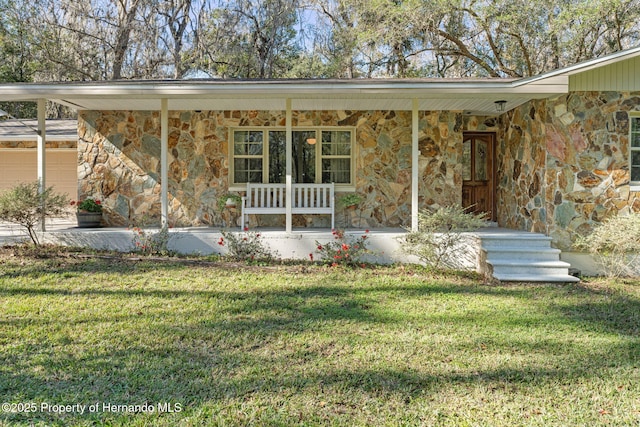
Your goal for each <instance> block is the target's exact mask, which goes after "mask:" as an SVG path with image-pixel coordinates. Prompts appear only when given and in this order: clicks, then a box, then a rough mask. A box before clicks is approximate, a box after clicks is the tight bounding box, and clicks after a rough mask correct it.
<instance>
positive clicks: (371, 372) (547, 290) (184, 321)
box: [0, 251, 640, 426]
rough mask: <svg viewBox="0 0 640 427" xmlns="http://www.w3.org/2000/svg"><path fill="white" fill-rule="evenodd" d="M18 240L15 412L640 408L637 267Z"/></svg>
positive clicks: (589, 411)
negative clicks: (458, 270) (489, 272)
mask: <svg viewBox="0 0 640 427" xmlns="http://www.w3.org/2000/svg"><path fill="white" fill-rule="evenodd" d="M9 255H10V254H9V253H8V252H7V251H5V253H4V256H3V257H2V259H1V261H2V264H0V401H1V402H12V403H15V404H18V403H35V405H36V407H37V411H36V412H34V413H11V412H6V411H4V412H1V413H0V425H14V424H18V425H32V424H35V425H39V424H41V425H102V424H106V425H163V426H173V425H184V426H191V425H337V426H351V425H375V426H384V425H389V426H396V425H426V426H429V425H437V426H465V425H469V426H489V425H490V426H502V425H504V426H507V425H508V426H512V425H532V426H549V425H563V426H565V425H585V426H587V425H588V426H594V425H634V426H637V425H639V424H640V373H639V368H640V338H639V332H640V292H639V290H638V286H637V285H635V284H634V283H630V282H626V283H625V282H617V283H615V282H597V281H596V282H592V283H586V284H585V283H583V284H579V285H518V286H513V285H512V286H488V285H483V284H482V283H481V281H479V280H478V279H477V278H474V277H465V276H433V275H429V274H428V273H427V272H425V271H424V270H422V269H420V268H417V267H384V268H383V267H380V268H371V269H364V270H353V271H351V270H336V269H331V268H328V267H305V266H282V267H271V268H261V267H238V266H225V265H218V266H215V265H211V264H208V265H204V266H198V265H194V264H188V263H178V262H157V261H142V262H131V261H118V260H115V261H114V260H107V259H88V260H79V259H74V258H72V257H57V256H53V257H51V258H43V259H39V258H24V257H11V256H9ZM42 403H49V404H78V403H79V404H84V405H87V406H88V405H91V404H95V403H98V404H99V411H98V412H96V413H85V414H84V415H79V414H53V413H47V412H42V411H41V406H40V405H41V404H42ZM105 403H108V404H114V405H142V404H145V403H147V404H151V405H153V406H154V407H155V408H156V411H155V412H154V413H152V414H148V413H147V414H145V413H127V412H105V411H103V407H102V405H103V404H105ZM158 403H169V404H171V405H172V407H173V409H180V412H173V413H158V411H157V404H158ZM175 405H179V407H176V406H175Z"/></svg>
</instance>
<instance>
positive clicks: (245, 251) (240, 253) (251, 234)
mask: <svg viewBox="0 0 640 427" xmlns="http://www.w3.org/2000/svg"><path fill="white" fill-rule="evenodd" d="M221 233H222V237H220V240H218V245H220V246H224V247H225V248H227V255H226V257H227V258H229V259H231V260H233V261H250V262H253V261H268V262H270V261H273V260H274V259H275V258H277V257H278V253H277V252H275V251H272V250H271V249H269V248H268V247H267V246H266V245H265V244H264V243H263V242H262V239H261V237H262V235H261V234H260V233H256V232H255V231H249V229H248V228H245V229H244V232H240V233H235V232H231V231H227V230H222V231H221Z"/></svg>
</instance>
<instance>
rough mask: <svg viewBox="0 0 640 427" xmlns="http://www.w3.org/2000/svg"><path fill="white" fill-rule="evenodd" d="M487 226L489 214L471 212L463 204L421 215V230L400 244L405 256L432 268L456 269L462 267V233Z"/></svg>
mask: <svg viewBox="0 0 640 427" xmlns="http://www.w3.org/2000/svg"><path fill="white" fill-rule="evenodd" d="M486 226H487V221H486V216H485V215H475V214H472V213H468V212H466V211H465V209H464V208H462V207H461V206H459V205H453V206H446V207H441V208H438V209H436V210H423V211H421V212H419V214H418V231H409V232H408V233H407V234H406V235H405V236H404V237H403V238H402V239H401V241H400V242H401V245H402V250H403V252H404V253H406V254H409V255H415V256H417V257H418V258H419V259H420V261H422V262H423V263H425V264H426V265H427V266H428V267H431V268H433V269H454V268H456V267H458V266H459V262H457V261H458V260H459V254H458V252H457V246H458V245H459V244H460V242H461V240H462V239H461V233H464V232H469V231H474V230H477V229H479V228H482V227H486Z"/></svg>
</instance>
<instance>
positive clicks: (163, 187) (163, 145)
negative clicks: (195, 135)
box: [160, 98, 169, 227]
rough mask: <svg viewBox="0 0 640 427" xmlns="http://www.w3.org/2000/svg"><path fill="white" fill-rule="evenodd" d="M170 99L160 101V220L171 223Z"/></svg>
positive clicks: (165, 224) (163, 224)
mask: <svg viewBox="0 0 640 427" xmlns="http://www.w3.org/2000/svg"><path fill="white" fill-rule="evenodd" d="M168 157H169V101H168V100H167V98H162V99H161V101H160V222H161V226H162V227H166V226H167V225H168V223H169V168H168Z"/></svg>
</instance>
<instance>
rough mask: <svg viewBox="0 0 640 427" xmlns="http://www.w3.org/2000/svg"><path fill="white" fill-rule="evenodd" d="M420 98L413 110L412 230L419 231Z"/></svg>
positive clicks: (415, 100)
mask: <svg viewBox="0 0 640 427" xmlns="http://www.w3.org/2000/svg"><path fill="white" fill-rule="evenodd" d="M418 125H419V121H418V100H417V99H413V107H412V110H411V231H418V181H419V180H418V177H419V175H418V159H419V150H418V129H419V126H418Z"/></svg>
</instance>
